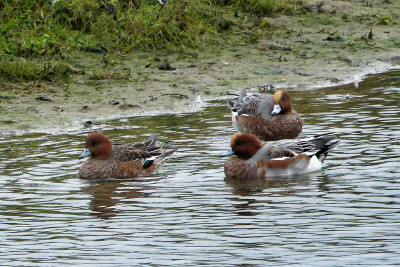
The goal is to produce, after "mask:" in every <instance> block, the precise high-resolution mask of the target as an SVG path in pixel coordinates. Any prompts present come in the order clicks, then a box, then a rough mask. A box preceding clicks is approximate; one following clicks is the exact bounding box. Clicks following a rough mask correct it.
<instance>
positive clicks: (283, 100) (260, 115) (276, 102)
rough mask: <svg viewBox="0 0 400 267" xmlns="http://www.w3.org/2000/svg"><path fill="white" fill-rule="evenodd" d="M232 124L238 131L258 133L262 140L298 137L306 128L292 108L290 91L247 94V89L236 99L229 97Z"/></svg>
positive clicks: (256, 134)
mask: <svg viewBox="0 0 400 267" xmlns="http://www.w3.org/2000/svg"><path fill="white" fill-rule="evenodd" d="M227 104H228V107H229V108H230V109H231V115H232V125H233V127H234V128H235V130H236V131H237V132H239V133H248V134H253V135H255V136H257V138H259V139H260V140H262V141H277V140H282V139H294V138H297V137H298V136H299V135H300V133H301V132H302V129H303V120H302V118H301V117H300V115H299V114H298V113H297V112H296V111H295V110H293V107H292V102H291V100H290V96H289V93H288V92H286V91H283V90H278V91H276V92H275V93H274V94H273V95H270V94H258V93H246V88H244V89H243V90H242V91H241V92H240V94H239V99H238V101H237V102H235V101H233V100H229V101H228V102H227Z"/></svg>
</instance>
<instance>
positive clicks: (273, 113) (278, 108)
mask: <svg viewBox="0 0 400 267" xmlns="http://www.w3.org/2000/svg"><path fill="white" fill-rule="evenodd" d="M279 112H281V106H279V104H275V105H274V109H273V110H272V112H271V115H272V116H274V115H277V114H279Z"/></svg>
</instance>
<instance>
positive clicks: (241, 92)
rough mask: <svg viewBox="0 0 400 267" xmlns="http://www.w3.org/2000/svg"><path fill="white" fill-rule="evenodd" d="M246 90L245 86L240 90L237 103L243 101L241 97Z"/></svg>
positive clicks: (244, 94)
mask: <svg viewBox="0 0 400 267" xmlns="http://www.w3.org/2000/svg"><path fill="white" fill-rule="evenodd" d="M246 92H247V88H243V89H242V90H241V91H240V94H239V100H238V103H242V102H243V98H244V97H245V96H246Z"/></svg>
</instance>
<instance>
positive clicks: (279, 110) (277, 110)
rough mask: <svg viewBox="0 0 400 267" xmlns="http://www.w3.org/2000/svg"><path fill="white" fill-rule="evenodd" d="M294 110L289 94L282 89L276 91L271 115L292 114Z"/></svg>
mask: <svg viewBox="0 0 400 267" xmlns="http://www.w3.org/2000/svg"><path fill="white" fill-rule="evenodd" d="M292 111H293V108H292V102H291V101H290V96H289V94H288V93H287V92H285V91H282V90H279V91H276V92H275V94H274V109H273V110H272V112H271V115H272V116H274V115H277V114H291V113H292Z"/></svg>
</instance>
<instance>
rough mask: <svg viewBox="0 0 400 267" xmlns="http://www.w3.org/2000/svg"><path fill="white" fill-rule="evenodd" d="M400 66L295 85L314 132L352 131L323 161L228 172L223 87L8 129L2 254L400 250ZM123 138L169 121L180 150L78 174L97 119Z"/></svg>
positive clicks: (231, 256) (89, 258) (266, 258)
mask: <svg viewBox="0 0 400 267" xmlns="http://www.w3.org/2000/svg"><path fill="white" fill-rule="evenodd" d="M399 77H400V72H399V71H393V72H390V73H386V74H382V75H374V76H370V77H368V78H367V79H366V80H365V81H363V82H361V83H360V84H359V87H358V88H354V87H353V85H346V86H339V87H332V88H325V89H320V90H314V91H306V92H296V93H295V92H293V93H292V98H293V104H294V107H295V109H296V110H298V111H299V112H300V113H301V115H302V117H303V119H304V123H305V126H304V132H303V135H304V136H307V135H311V134H317V133H320V132H322V131H323V132H326V131H330V132H334V133H337V134H338V136H339V137H340V138H341V140H342V142H341V145H340V146H339V147H338V148H336V149H335V150H334V151H333V152H332V153H331V154H330V155H329V156H328V158H327V160H326V167H325V168H324V169H323V170H322V171H320V172H316V173H312V174H306V175H299V176H296V177H290V178H279V179H274V178H271V179H260V180H252V181H236V180H229V179H226V178H224V174H223V164H224V161H225V159H221V158H219V157H218V155H219V154H220V153H221V152H222V151H225V150H226V149H227V148H228V146H229V142H230V135H231V134H232V133H233V130H232V127H231V123H230V114H229V113H228V112H229V109H228V108H227V107H225V104H224V101H218V102H213V103H211V104H210V106H208V107H207V108H206V109H205V110H203V111H202V112H199V113H194V114H183V115H168V116H155V117H136V118H131V119H128V120H124V121H118V120H115V121H106V122H104V123H103V124H102V125H99V126H95V127H96V128H92V129H85V130H82V131H76V132H68V133H65V134H60V135H48V134H28V135H25V136H17V137H4V138H2V139H0V230H1V232H2V234H1V237H0V243H1V246H0V260H1V263H2V264H5V265H39V264H41V265H54V264H70V263H71V262H73V263H75V264H81V265H82V264H89V263H90V264H97V263H103V264H105V265H111V264H115V265H144V264H151V265H167V264H174V265H197V264H204V262H207V263H209V264H210V265H217V266H222V265H244V264H246V265H257V266H259V265H260V266H262V265H266V264H268V263H269V264H271V265H289V264H301V265H342V266H343V265H356V264H358V265H366V264H372V265H377V264H383V265H391V264H398V263H399V260H398V259H399V256H400V255H399V252H398V251H400V241H399V240H400V224H399V221H400V200H399V195H400V183H399V177H400V175H399V174H400V171H399V164H400V162H399V155H400V143H399V140H400V127H399V125H400V108H399V104H400V79H399ZM93 130H97V131H102V132H103V133H105V134H106V135H107V136H109V137H110V139H112V140H113V141H114V142H130V141H140V140H143V139H145V138H146V137H147V136H149V135H150V134H151V133H160V139H161V141H164V142H167V144H166V147H167V148H178V149H179V150H178V151H177V152H176V153H175V154H174V156H173V157H172V158H171V159H170V160H169V161H168V162H167V164H166V165H165V167H164V168H163V169H162V170H161V171H160V172H159V173H158V174H156V175H154V176H153V177H147V178H138V179H129V180H110V181H104V182H88V181H83V180H79V179H78V178H77V171H78V169H79V166H80V164H81V163H82V161H80V160H78V159H77V158H78V156H79V154H80V152H81V150H82V147H83V140H84V137H85V136H86V134H87V133H88V132H89V131H93Z"/></svg>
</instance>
